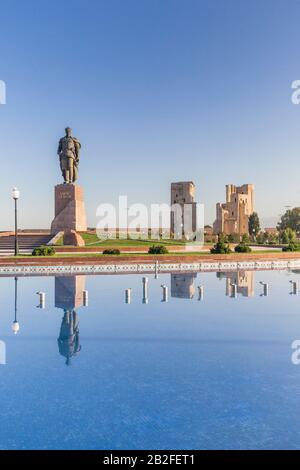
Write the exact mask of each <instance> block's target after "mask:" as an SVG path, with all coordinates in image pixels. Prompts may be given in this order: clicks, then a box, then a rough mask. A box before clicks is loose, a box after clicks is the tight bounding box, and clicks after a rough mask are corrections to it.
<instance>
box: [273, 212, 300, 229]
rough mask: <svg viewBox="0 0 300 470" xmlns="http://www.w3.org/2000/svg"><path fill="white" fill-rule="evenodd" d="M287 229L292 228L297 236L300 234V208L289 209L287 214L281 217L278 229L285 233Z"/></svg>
mask: <svg viewBox="0 0 300 470" xmlns="http://www.w3.org/2000/svg"><path fill="white" fill-rule="evenodd" d="M286 228H291V229H292V230H294V231H295V232H296V233H297V234H299V233H300V207H294V208H293V209H288V210H287V211H286V212H285V214H283V215H282V216H281V219H280V222H279V224H278V225H277V229H278V230H279V231H283V230H285V229H286Z"/></svg>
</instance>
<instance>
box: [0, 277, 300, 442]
mask: <svg viewBox="0 0 300 470" xmlns="http://www.w3.org/2000/svg"><path fill="white" fill-rule="evenodd" d="M148 278H149V285H148V291H149V292H148V297H149V300H148V303H143V299H142V297H143V295H142V276H140V275H123V276H117V275H111V276H108V275H101V276H78V277H77V278H75V277H67V278H66V277H60V278H54V277H20V278H18V280H17V281H15V279H14V278H13V277H10V278H0V292H1V297H0V340H1V351H2V352H1V358H2V362H4V356H3V347H4V345H5V347H6V364H2V365H0V384H1V385H0V387H1V388H0V423H1V426H0V449H296V448H299V447H300V427H299V418H300V365H296V364H294V363H293V361H292V353H293V349H292V347H291V345H292V343H293V341H294V340H297V339H299V340H300V295H299V296H297V295H291V294H290V291H291V284H290V283H289V281H290V280H297V279H299V281H300V276H299V273H297V272H285V271H283V272H279V271H268V272H267V271H266V272H256V273H251V272H246V273H240V274H239V275H238V276H237V274H236V273H235V274H231V275H230V274H226V273H222V274H218V275H217V274H216V273H205V274H203V273H200V274H198V275H197V276H196V277H195V275H192V274H189V275H177V276H172V275H171V274H165V275H160V276H159V278H158V279H154V277H153V276H152V275H149V276H148ZM259 281H264V282H268V284H269V295H268V296H262V295H261V294H262V292H263V286H262V285H261V284H259ZM232 283H233V284H237V285H238V288H237V298H233V297H231V295H232V293H233V291H232V289H233V288H232V286H231V285H230V284H232ZM161 284H166V285H167V286H168V287H169V301H168V302H161V299H162V288H161ZM198 285H203V286H204V298H203V300H201V301H199V300H198V291H197V286H198ZM129 287H130V288H132V298H131V304H125V301H124V299H125V297H124V291H125V289H126V288H129ZM15 288H17V318H16V321H17V322H18V323H19V326H20V331H19V333H18V334H16V335H15V334H13V332H12V328H11V327H12V323H13V321H15V318H14V317H15V308H14V298H15ZM84 289H87V290H88V293H89V304H88V306H86V307H84V306H83V305H82V303H83V300H82V291H83V290H84ZM226 290H227V294H228V295H226ZM37 291H44V292H45V293H46V308H45V309H39V308H36V306H37V305H38V303H39V296H38V295H37V294H36V292H37ZM75 312H76V313H75ZM15 325H16V324H15ZM1 358H0V359H1ZM294 362H295V361H294Z"/></svg>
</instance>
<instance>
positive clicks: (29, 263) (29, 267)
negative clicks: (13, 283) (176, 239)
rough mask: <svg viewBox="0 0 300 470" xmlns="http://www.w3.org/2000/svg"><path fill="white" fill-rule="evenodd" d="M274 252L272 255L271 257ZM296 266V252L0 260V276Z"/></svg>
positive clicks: (298, 259)
mask: <svg viewBox="0 0 300 470" xmlns="http://www.w3.org/2000/svg"><path fill="white" fill-rule="evenodd" d="M274 255H275V256H274ZM280 269H281V270H282V269H291V270H292V269H300V253H299V254H295V253H280V254H277V253H276V254H275V253H272V254H271V253H269V254H262V255H257V254H255V255H254V254H248V255H242V254H239V255H236V254H231V255H209V257H208V256H207V255H206V256H201V255H195V256H180V257H178V256H172V255H169V256H166V257H159V256H156V257H152V256H151V259H149V255H147V256H138V257H132V258H128V257H122V256H118V258H117V259H116V257H112V256H108V257H107V258H105V259H103V258H102V259H99V258H97V257H87V258H85V259H84V258H78V257H75V258H73V257H71V259H70V258H59V257H58V258H57V257H55V258H52V259H51V258H45V259H43V260H41V259H34V260H33V259H32V258H30V260H26V261H25V260H23V259H22V258H18V259H12V258H10V259H7V260H4V259H2V260H0V276H26V275H31V276H32V275H39V276H42V275H76V274H78V275H79V274H139V273H154V274H155V273H156V274H158V273H187V272H193V273H197V272H220V271H239V270H242V271H245V270H249V271H252V270H280Z"/></svg>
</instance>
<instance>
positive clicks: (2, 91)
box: [0, 80, 6, 105]
mask: <svg viewBox="0 0 300 470" xmlns="http://www.w3.org/2000/svg"><path fill="white" fill-rule="evenodd" d="M1 104H6V83H5V82H4V81H3V80H0V105H1Z"/></svg>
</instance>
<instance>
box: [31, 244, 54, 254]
mask: <svg viewBox="0 0 300 470" xmlns="http://www.w3.org/2000/svg"><path fill="white" fill-rule="evenodd" d="M53 255H55V248H54V246H46V245H41V246H39V247H38V248H34V250H33V252H32V256H53Z"/></svg>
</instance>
